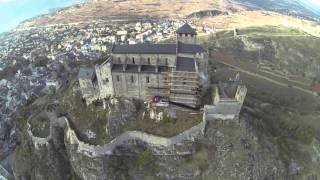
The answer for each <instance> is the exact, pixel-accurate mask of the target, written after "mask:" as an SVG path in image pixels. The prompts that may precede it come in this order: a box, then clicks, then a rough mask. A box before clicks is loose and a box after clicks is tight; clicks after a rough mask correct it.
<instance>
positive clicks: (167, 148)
mask: <svg viewBox="0 0 320 180" xmlns="http://www.w3.org/2000/svg"><path fill="white" fill-rule="evenodd" d="M60 119H61V120H62V121H65V122H66V135H65V143H66V144H68V145H72V146H74V147H77V152H78V153H82V154H85V155H86V156H89V157H100V156H104V155H113V154H114V151H115V149H116V148H117V147H118V146H123V145H125V146H128V145H132V144H138V143H142V144H145V145H146V146H147V147H148V148H149V150H151V151H152V152H153V153H154V154H155V155H182V154H190V153H191V151H189V152H188V151H183V152H181V151H178V150H176V149H175V148H176V146H179V145H183V143H184V142H186V141H191V142H194V141H195V140H196V139H198V138H200V137H201V136H203V130H204V129H205V121H204V122H202V123H200V124H198V125H197V126H194V127H192V128H190V129H189V130H186V131H184V132H183V133H181V134H179V135H177V136H174V137H171V138H165V137H160V136H155V135H151V134H147V133H144V132H140V131H128V132H125V133H123V134H121V135H120V136H118V137H116V138H115V139H113V140H112V141H111V142H110V143H108V144H105V145H102V146H94V145H90V144H87V143H84V142H82V141H80V140H79V139H78V137H77V135H76V133H75V132H74V130H73V129H72V128H71V127H70V125H69V122H68V120H67V118H65V117H62V118H60Z"/></svg>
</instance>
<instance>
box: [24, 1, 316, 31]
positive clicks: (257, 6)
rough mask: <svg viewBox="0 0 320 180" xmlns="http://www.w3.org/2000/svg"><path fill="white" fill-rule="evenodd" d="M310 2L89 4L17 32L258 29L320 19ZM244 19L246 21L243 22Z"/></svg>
mask: <svg viewBox="0 0 320 180" xmlns="http://www.w3.org/2000/svg"><path fill="white" fill-rule="evenodd" d="M312 1H316V0H94V1H93V0H92V1H85V3H82V4H77V5H73V6H70V7H67V8H63V9H59V10H57V11H55V12H51V13H50V14H47V15H43V16H39V17H35V18H32V19H29V20H27V21H25V22H23V23H21V24H20V26H19V27H18V29H28V28H30V27H39V26H48V25H49V26H50V25H54V24H73V25H77V24H79V23H84V24H85V23H93V22H95V21H99V22H101V21H113V22H114V21H117V20H120V21H123V20H146V19H159V18H170V19H180V20H181V19H190V18H193V19H197V20H200V21H201V22H200V23H201V24H202V23H205V24H206V23H207V22H208V21H210V19H212V17H218V18H220V20H219V19H217V18H216V19H214V22H216V23H211V22H209V24H207V25H214V27H216V28H220V26H221V28H224V27H230V26H233V27H239V25H241V24H239V23H238V22H240V23H243V22H242V21H238V19H239V18H242V19H244V20H245V21H246V22H250V21H248V20H247V19H250V20H252V21H255V22H256V21H258V22H257V23H256V24H252V23H251V24H250V26H256V25H260V24H261V23H263V25H265V24H266V23H267V24H268V25H274V23H273V22H271V21H272V18H274V17H275V16H277V18H276V21H279V20H281V22H280V24H283V23H287V22H290V23H287V24H292V18H290V17H288V16H292V17H295V20H294V21H296V20H298V19H299V18H303V19H308V20H312V21H317V20H319V19H320V12H319V11H320V9H319V10H318V9H317V8H316V7H317V6H315V5H314V6H313V5H312V4H311V2H312ZM319 7H320V5H319ZM267 11H269V12H271V11H272V12H276V13H277V14H276V13H271V14H273V15H270V13H269V12H267ZM251 12H257V13H258V14H260V15H261V13H263V16H264V17H263V19H257V17H256V16H255V15H254V14H255V13H251ZM317 12H319V13H317ZM250 13H251V14H250ZM230 16H231V17H230ZM244 16H246V17H245V18H244ZM270 17H271V19H270ZM296 17H299V18H296ZM234 18H235V19H234ZM268 18H269V19H268ZM230 19H231V22H230V23H229V24H226V23H225V22H226V21H228V20H230ZM260 21H264V22H260ZM228 22H229V21H228ZM246 22H245V23H246ZM270 23H271V24H270ZM303 23H304V22H303ZM315 23H316V22H315ZM278 24H279V23H278ZM300 24H301V23H299V27H300Z"/></svg>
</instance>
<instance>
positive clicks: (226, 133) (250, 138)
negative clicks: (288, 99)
mask: <svg viewBox="0 0 320 180" xmlns="http://www.w3.org/2000/svg"><path fill="white" fill-rule="evenodd" d="M245 118H249V117H245ZM245 118H243V119H241V121H240V124H239V123H238V122H232V123H228V122H224V121H213V122H209V123H208V126H207V131H206V134H205V136H204V137H203V138H201V139H200V140H199V141H197V142H196V143H194V144H193V145H192V151H193V153H192V154H191V155H173V156H172V155H171V156H154V155H151V157H153V158H151V159H152V160H153V162H148V163H147V164H149V163H150V164H149V168H148V169H147V170H145V171H144V170H143V169H144V168H141V167H143V165H144V164H143V163H141V162H139V159H141V158H142V157H141V155H142V154H144V153H145V152H148V150H147V149H146V146H144V145H143V144H140V145H139V144H137V145H136V146H132V145H130V146H129V145H128V146H126V145H124V146H121V147H119V150H118V151H117V153H118V154H119V156H116V155H111V156H110V155H108V156H107V155H106V156H101V157H96V158H90V157H89V156H87V155H85V154H83V153H81V152H79V151H77V147H75V146H74V145H68V143H67V142H66V147H67V150H68V154H69V156H70V161H71V164H72V167H73V168H74V170H75V172H76V173H77V174H78V175H79V177H80V178H81V179H92V178H93V179H117V178H123V175H125V177H129V179H141V178H142V179H146V178H147V177H153V178H156V177H157V178H159V179H185V178H187V179H198V178H204V179H210V178H212V177H215V178H216V179H285V177H286V175H287V173H286V167H285V165H284V164H283V163H282V161H281V159H280V158H279V153H278V149H277V147H276V146H275V145H273V144H272V143H270V142H268V141H266V140H264V139H258V138H257V136H255V135H254V133H253V132H252V131H251V129H250V127H249V125H248V124H247V123H246V121H245ZM186 145H187V143H186ZM121 154H122V155H121ZM123 164H125V166H123ZM121 166H123V167H121ZM146 171H147V172H146Z"/></svg>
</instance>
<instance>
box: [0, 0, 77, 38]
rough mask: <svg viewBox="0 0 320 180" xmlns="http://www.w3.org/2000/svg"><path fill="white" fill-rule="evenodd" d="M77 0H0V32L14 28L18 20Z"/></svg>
mask: <svg viewBox="0 0 320 180" xmlns="http://www.w3.org/2000/svg"><path fill="white" fill-rule="evenodd" d="M76 2H80V1H79V0H0V32H4V31H8V30H11V29H13V28H15V27H16V26H17V25H18V24H19V22H21V21H23V20H25V19H28V18H31V17H34V16H36V15H39V14H43V13H47V12H48V10H50V9H52V8H57V7H64V6H68V5H71V4H73V3H76Z"/></svg>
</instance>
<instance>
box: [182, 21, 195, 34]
mask: <svg viewBox="0 0 320 180" xmlns="http://www.w3.org/2000/svg"><path fill="white" fill-rule="evenodd" d="M177 33H178V34H193V35H196V34H197V33H196V31H195V30H194V29H193V28H192V27H191V26H190V25H189V24H188V23H185V24H184V25H182V26H181V27H180V28H179V29H178V30H177Z"/></svg>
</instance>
